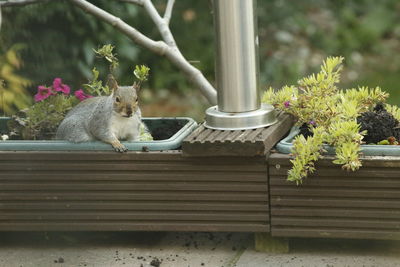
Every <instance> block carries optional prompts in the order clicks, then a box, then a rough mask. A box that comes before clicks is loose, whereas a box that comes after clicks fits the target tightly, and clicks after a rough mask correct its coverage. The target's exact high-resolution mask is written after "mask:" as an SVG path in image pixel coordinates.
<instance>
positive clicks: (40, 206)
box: [0, 201, 267, 214]
mask: <svg viewBox="0 0 400 267" xmlns="http://www.w3.org/2000/svg"><path fill="white" fill-rule="evenodd" d="M266 207H267V204H266V203H260V202H257V203H251V202H248V203H241V202H236V203H235V202H227V203H222V202H211V201H208V202H189V201H182V202H177V201H170V202H168V203H165V202H150V201H147V202H144V201H135V202H131V201H107V202H104V201H64V202H61V201H57V202H50V201H46V202H39V201H37V202H33V201H29V202H17V201H13V202H12V201H7V202H6V201H1V202H0V210H34V209H35V210H137V211H138V210H144V211H147V210H158V211H160V214H162V211H165V210H190V211H201V210H208V211H217V210H218V211H228V210H229V211H265V210H266Z"/></svg>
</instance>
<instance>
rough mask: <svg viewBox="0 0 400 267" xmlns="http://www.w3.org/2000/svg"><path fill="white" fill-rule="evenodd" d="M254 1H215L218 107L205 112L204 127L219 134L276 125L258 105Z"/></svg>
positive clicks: (267, 110) (268, 111)
mask: <svg viewBox="0 0 400 267" xmlns="http://www.w3.org/2000/svg"><path fill="white" fill-rule="evenodd" d="M255 10H256V0H214V24H215V32H216V49H217V53H216V56H217V60H216V80H217V89H218V106H214V107H210V108H209V109H207V111H206V122H205V126H206V127H208V128H211V129H218V130H244V129H255V128H260V127H266V126H269V125H271V124H274V123H275V122H276V114H275V112H274V109H273V107H272V106H271V105H261V101H260V90H259V69H258V35H257V17H256V14H255Z"/></svg>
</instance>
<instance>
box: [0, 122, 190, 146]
mask: <svg viewBox="0 0 400 267" xmlns="http://www.w3.org/2000/svg"><path fill="white" fill-rule="evenodd" d="M7 120H9V118H0V132H6V128H7V123H6V122H7ZM142 121H143V122H144V123H145V124H146V126H147V128H148V129H149V131H150V133H151V134H152V136H153V138H154V141H135V142H126V141H122V142H121V143H122V144H124V145H125V146H126V147H127V148H128V150H131V151H132V150H146V151H159V150H171V149H177V148H179V147H180V146H181V143H182V141H183V139H184V138H185V137H186V136H187V135H189V134H190V133H191V132H192V131H193V130H194V129H195V128H196V126H197V123H196V122H195V121H194V120H193V119H191V118H185V117H178V118H143V119H142ZM0 150H2V151H17V150H18V151H56V150H66V151H71V150H112V147H111V145H109V144H106V143H103V142H100V141H93V142H85V143H78V144H77V143H71V142H68V141H59V140H40V141H36V140H7V141H0Z"/></svg>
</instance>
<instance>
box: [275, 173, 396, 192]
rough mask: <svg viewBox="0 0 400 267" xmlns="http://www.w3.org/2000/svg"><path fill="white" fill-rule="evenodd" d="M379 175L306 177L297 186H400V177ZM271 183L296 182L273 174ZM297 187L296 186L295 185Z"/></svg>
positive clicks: (291, 184)
mask: <svg viewBox="0 0 400 267" xmlns="http://www.w3.org/2000/svg"><path fill="white" fill-rule="evenodd" d="M377 178H378V177H370V176H368V177H362V178H360V177H354V176H353V177H338V176H336V177H331V176H326V177H321V176H318V177H312V178H309V179H306V180H305V181H304V183H303V184H302V185H299V186H297V188H298V189H299V190H301V189H303V188H305V187H308V188H313V187H318V186H319V187H351V188H354V187H356V188H389V189H390V188H399V187H400V177H399V178H381V177H379V179H377ZM270 184H271V185H274V186H277V187H280V186H291V187H293V185H294V183H293V182H290V181H287V180H286V176H277V175H275V176H272V177H271V179H270ZM294 187H296V186H294Z"/></svg>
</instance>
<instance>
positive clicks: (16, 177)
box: [0, 171, 267, 190]
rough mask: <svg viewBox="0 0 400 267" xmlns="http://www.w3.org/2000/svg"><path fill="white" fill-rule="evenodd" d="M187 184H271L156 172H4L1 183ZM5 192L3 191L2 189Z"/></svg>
mask: <svg viewBox="0 0 400 267" xmlns="http://www.w3.org/2000/svg"><path fill="white" fill-rule="evenodd" d="M59 180H67V181H76V180H78V181H164V182H165V181H170V182H178V181H186V182H205V181H207V182H241V183H248V182H264V183H265V182H267V176H266V175H265V174H263V175H260V173H257V172H253V173H252V172H248V173H246V172H245V171H242V172H223V173H220V174H218V175H214V176H212V175H210V173H209V172H200V171H198V172H195V171H193V172H190V171H187V172H185V171H182V172H178V171H176V172H165V173H162V172H156V171H152V172H151V171H147V172H146V171H143V172H140V171H137V172H130V171H120V172H115V171H102V172H98V171H86V172H84V171H76V172H75V171H73V172H64V171H50V172H48V171H35V172H24V171H22V172H21V171H15V172H13V171H8V172H5V171H3V172H0V183H1V182H6V181H7V182H12V181H14V182H17V181H18V182H22V181H59ZM0 190H1V188H0Z"/></svg>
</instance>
